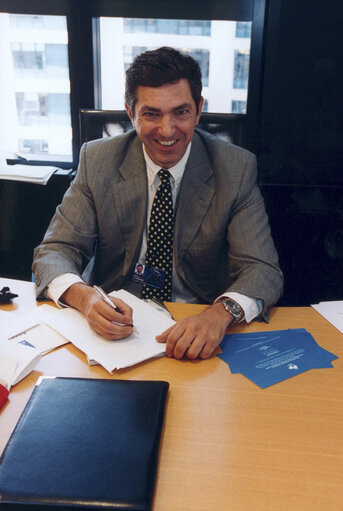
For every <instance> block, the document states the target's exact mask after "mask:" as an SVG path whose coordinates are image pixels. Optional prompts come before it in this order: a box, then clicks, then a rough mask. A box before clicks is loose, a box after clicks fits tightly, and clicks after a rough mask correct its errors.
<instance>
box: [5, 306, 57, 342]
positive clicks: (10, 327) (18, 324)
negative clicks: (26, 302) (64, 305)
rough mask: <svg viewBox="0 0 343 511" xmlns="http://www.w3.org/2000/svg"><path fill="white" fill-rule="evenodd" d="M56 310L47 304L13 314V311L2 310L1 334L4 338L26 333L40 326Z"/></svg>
mask: <svg viewBox="0 0 343 511" xmlns="http://www.w3.org/2000/svg"><path fill="white" fill-rule="evenodd" d="M55 310H56V308H55V307H52V306H51V305H47V304H44V305H41V306H40V307H34V308H33V309H31V310H29V311H28V312H26V313H23V314H13V312H7V311H2V310H0V325H1V333H0V336H1V338H4V339H10V338H12V337H15V336H17V335H19V334H22V333H26V332H28V331H29V330H31V329H32V328H34V327H36V326H38V325H39V324H40V323H41V321H42V319H43V318H44V317H46V316H47V315H49V314H50V313H51V312H53V311H55Z"/></svg>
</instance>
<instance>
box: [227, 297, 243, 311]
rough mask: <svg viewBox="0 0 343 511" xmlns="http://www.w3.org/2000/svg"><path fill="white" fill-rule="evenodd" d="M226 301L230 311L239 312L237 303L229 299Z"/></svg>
mask: <svg viewBox="0 0 343 511" xmlns="http://www.w3.org/2000/svg"><path fill="white" fill-rule="evenodd" d="M226 303H227V304H228V306H229V307H230V310H231V311H232V312H234V313H235V314H240V313H241V308H240V306H239V305H237V303H236V302H232V301H231V300H228V301H227V302H226Z"/></svg>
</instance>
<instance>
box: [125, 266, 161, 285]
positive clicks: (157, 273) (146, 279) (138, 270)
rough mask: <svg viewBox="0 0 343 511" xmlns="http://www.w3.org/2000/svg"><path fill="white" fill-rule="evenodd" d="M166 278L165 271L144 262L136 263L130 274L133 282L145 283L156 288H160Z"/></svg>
mask: <svg viewBox="0 0 343 511" xmlns="http://www.w3.org/2000/svg"><path fill="white" fill-rule="evenodd" d="M165 278H166V272H165V271H163V270H160V269H159V268H154V267H152V266H147V265H146V264H141V263H138V264H136V267H135V271H134V273H133V276H132V280H133V282H138V283H139V284H143V285H144V284H146V285H148V286H151V287H155V288H156V289H162V288H163V284H164V281H165Z"/></svg>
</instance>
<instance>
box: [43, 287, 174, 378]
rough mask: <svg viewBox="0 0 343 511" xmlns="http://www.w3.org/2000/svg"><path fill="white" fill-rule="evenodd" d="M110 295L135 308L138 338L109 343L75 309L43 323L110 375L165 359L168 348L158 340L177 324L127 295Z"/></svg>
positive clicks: (51, 317) (51, 316) (123, 293)
mask: <svg viewBox="0 0 343 511" xmlns="http://www.w3.org/2000/svg"><path fill="white" fill-rule="evenodd" d="M110 295H111V296H114V297H117V298H121V299H122V300H124V302H125V303H127V304H128V305H130V307H132V309H133V321H134V325H135V327H136V329H137V330H138V332H139V335H137V334H136V333H133V334H132V335H130V337H127V338H126V339H121V340H119V341H107V340H106V339H104V338H103V337H101V336H99V335H97V334H96V333H95V332H93V330H91V328H90V326H89V325H88V322H87V320H86V319H85V317H84V316H83V314H81V313H80V312H78V311H76V310H75V309H72V308H66V309H62V310H56V312H55V313H53V314H51V315H49V317H48V318H47V319H46V320H44V322H45V323H46V324H47V325H49V326H50V327H52V328H54V329H55V330H57V331H58V332H59V333H60V334H62V335H63V336H64V337H65V338H66V339H68V340H69V341H71V342H72V343H73V344H74V345H75V346H76V347H77V348H79V349H80V350H82V351H83V352H84V353H85V354H86V355H87V357H88V359H89V360H92V361H96V362H98V363H99V364H101V365H102V366H103V367H104V368H105V369H106V370H107V371H109V372H112V371H114V370H115V369H122V368H124V367H129V366H132V365H134V364H137V363H139V362H142V361H143V360H147V359H149V358H152V357H157V356H161V355H163V354H164V353H165V344H164V343H158V342H157V341H156V340H155V337H156V335H158V334H160V333H161V332H163V331H164V330H166V329H167V328H169V327H170V326H172V325H173V324H175V321H174V320H172V319H170V318H168V317H167V316H166V315H165V314H162V313H161V312H159V311H157V310H156V309H155V308H153V307H151V306H150V305H148V304H147V303H145V302H144V301H143V300H140V299H139V298H137V297H136V296H134V295H132V294H130V293H128V292H127V291H124V290H120V291H114V292H112V293H110Z"/></svg>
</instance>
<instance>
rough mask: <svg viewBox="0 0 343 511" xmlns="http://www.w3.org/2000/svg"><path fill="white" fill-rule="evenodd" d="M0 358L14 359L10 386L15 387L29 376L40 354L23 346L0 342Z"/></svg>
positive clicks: (6, 341) (34, 349)
mask: <svg viewBox="0 0 343 511" xmlns="http://www.w3.org/2000/svg"><path fill="white" fill-rule="evenodd" d="M0 356H3V357H10V358H15V359H16V360H17V362H18V363H17V367H16V370H15V374H14V376H13V379H12V381H10V382H9V384H10V386H11V385H15V384H16V383H18V382H19V381H20V380H22V379H23V378H24V377H25V376H26V375H27V374H29V373H30V372H31V371H32V370H33V368H34V367H35V366H36V364H37V363H38V362H39V360H40V358H41V354H40V353H39V351H38V350H37V349H36V348H32V347H30V346H25V345H23V344H19V343H16V342H13V341H8V340H6V339H5V340H2V341H0Z"/></svg>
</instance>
